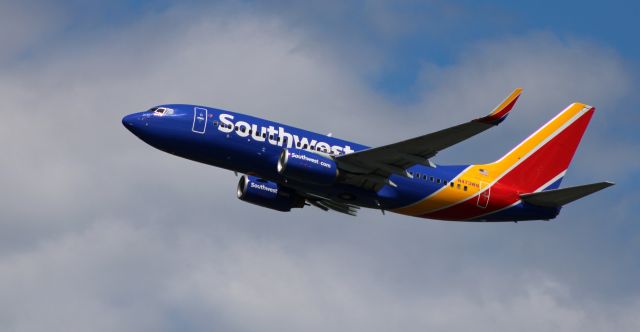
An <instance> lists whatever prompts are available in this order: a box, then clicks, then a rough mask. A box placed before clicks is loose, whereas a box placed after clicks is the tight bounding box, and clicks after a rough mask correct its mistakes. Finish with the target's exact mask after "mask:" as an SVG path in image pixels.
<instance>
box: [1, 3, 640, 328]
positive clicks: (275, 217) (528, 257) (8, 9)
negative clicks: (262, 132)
mask: <svg viewBox="0 0 640 332" xmlns="http://www.w3.org/2000/svg"><path fill="white" fill-rule="evenodd" d="M639 14H640V6H638V5H637V4H629V3H628V2H625V1H611V2H608V3H607V5H606V6H601V5H600V4H597V3H584V2H582V1H579V2H578V1H576V2H573V3H562V4H559V3H557V2H556V1H535V2H532V3H531V4H529V5H521V4H520V3H519V2H515V3H514V2H512V1H492V2H484V3H483V4H477V3H476V2H475V1H457V2H456V1H453V2H452V1H416V2H414V1H401V2H391V1H389V2H386V1H371V2H363V1H335V2H332V1H309V2H301V3H290V2H287V1H260V2H254V1H221V2H217V3H213V4H212V3H206V4H205V3H201V2H199V1H180V2H178V1H176V2H172V1H168V0H159V1H130V2H128V1H109V2H99V1H58V2H56V3H53V2H46V1H42V2H40V1H24V2H10V1H2V2H1V3H0V45H1V47H0V102H1V103H2V108H0V115H2V117H1V119H2V120H1V121H0V139H1V140H2V143H3V144H2V147H1V148H0V149H1V150H0V152H1V155H2V157H1V158H2V159H1V160H2V162H1V163H0V330H2V331H43V330H46V331H212V330H217V331H336V330H337V331H390V330H391V331H398V330H400V331H425V330H435V331H460V330H469V329H473V330H476V331H514V330H518V331H540V330H552V331H612V330H613V331H638V330H640V315H638V313H640V284H638V280H640V259H639V255H640V225H639V223H638V221H637V219H636V218H635V216H636V215H637V206H636V205H635V204H637V202H638V201H639V200H640V190H638V189H637V188H638V185H639V184H640V173H639V172H638V169H639V167H640V154H639V153H638V144H639V143H640V135H638V123H639V121H640V113H639V112H638V107H639V106H638V105H640V98H639V97H638V95H637V93H636V87H637V86H638V83H639V81H640V71H639V68H640V60H638V59H640V45H639V44H638V43H637V42H636V41H637V35H636V34H637V31H638V30H639V27H638V24H637V19H636V17H637V16H638V15H639ZM517 86H522V87H523V88H524V94H523V96H522V98H521V99H520V102H519V104H518V106H517V109H516V110H515V112H514V113H513V114H512V115H511V116H510V118H509V119H508V121H506V122H504V123H503V124H502V125H501V126H500V127H498V128H496V129H494V130H492V131H490V132H487V133H485V134H483V135H481V136H480V137H475V138H473V139H472V140H470V141H468V142H464V143H462V144H460V145H458V146H456V147H454V148H452V149H450V150H448V151H445V152H443V153H441V154H440V155H439V156H438V158H437V160H436V161H437V162H438V163H444V164H446V163H464V162H477V163H480V162H489V161H492V160H494V159H496V158H498V157H499V156H500V155H501V154H502V153H504V152H505V151H507V150H508V149H509V148H511V147H512V146H514V145H515V144H517V143H518V142H519V141H520V140H521V139H523V138H524V137H526V136H527V135H528V134H529V133H530V132H532V131H533V130H535V129H537V128H538V127H539V126H540V125H541V124H542V123H544V122H545V121H546V120H547V119H549V118H550V117H552V116H553V115H555V114H556V113H557V112H559V111H560V110H562V109H563V108H564V107H565V106H566V105H568V104H569V103H571V102H573V101H581V102H585V103H589V104H592V105H594V106H596V107H597V109H598V111H597V112H596V115H595V117H594V119H593V121H592V123H591V125H590V127H589V130H588V131H587V133H586V135H585V138H584V139H583V142H582V144H581V146H580V149H579V150H578V153H577V155H576V157H575V159H574V163H573V166H572V168H571V169H570V170H569V173H568V175H567V177H566V178H565V179H566V180H565V182H564V184H565V185H577V184H581V183H587V182H596V181H601V180H612V181H614V182H616V183H617V185H616V186H615V187H612V188H610V189H607V190H606V191H603V192H601V193H598V194H597V195H594V196H593V197H589V198H586V199H584V200H581V201H578V202H576V203H574V204H572V205H570V206H568V207H567V208H565V209H564V210H563V212H562V214H561V215H560V216H559V217H558V218H557V219H556V220H554V221H552V222H523V223H518V224H514V223H502V224H482V223H481V224H474V223H453V222H442V221H430V220H422V219H415V218H410V217H404V216H397V215H390V214H387V215H386V216H383V215H381V214H380V212H378V211H361V213H360V215H359V216H358V217H357V218H352V217H348V216H343V215H339V214H335V213H326V212H323V211H320V210H318V209H311V208H305V209H303V210H296V211H294V212H292V213H287V214H282V213H279V212H274V211H270V210H266V209H263V208H259V207H256V206H253V205H249V204H246V203H243V202H241V201H239V200H237V199H236V198H235V185H236V182H237V181H238V179H237V178H236V177H235V176H234V175H233V173H231V172H229V171H225V170H220V169H216V168H213V167H209V166H205V165H200V164H196V163H193V162H190V161H187V160H182V159H179V158H176V157H174V156H171V155H168V154H164V153H162V152H159V151H157V150H154V149H153V148H151V147H149V146H147V145H146V144H144V143H143V142H141V141H139V140H138V139H137V138H135V137H134V136H133V135H131V134H130V133H129V132H128V131H127V130H126V129H125V128H124V127H122V125H121V123H120V120H121V118H122V116H123V115H125V114H128V113H132V112H137V111H142V110H145V109H147V108H149V107H150V106H153V105H157V104H162V103H169V102H176V103H192V104H203V105H209V106H213V107H219V108H226V109H229V110H233V111H237V112H242V113H248V114H252V115H256V116H261V117H266V118H270V119H273V120H277V121H282V122H286V123H289V124H292V125H296V126H299V127H303V128H308V129H312V130H314V131H319V132H333V133H334V135H335V136H338V137H341V138H346V139H351V140H356V141H358V142H361V143H363V144H369V145H377V144H384V143H390V142H393V141H396V140H399V139H403V138H409V137H413V136H417V135H420V134H424V133H427V132H430V131H433V130H437V129H440V128H442V127H444V126H449V125H453V124H457V123H458V122H460V121H465V120H468V119H470V118H473V117H476V116H480V115H483V114H485V113H486V112H488V111H489V110H491V109H492V107H493V106H494V105H495V104H496V103H497V102H499V101H500V100H501V99H502V98H503V97H504V96H506V95H507V94H508V93H509V92H510V91H511V90H512V89H513V88H515V87H517Z"/></svg>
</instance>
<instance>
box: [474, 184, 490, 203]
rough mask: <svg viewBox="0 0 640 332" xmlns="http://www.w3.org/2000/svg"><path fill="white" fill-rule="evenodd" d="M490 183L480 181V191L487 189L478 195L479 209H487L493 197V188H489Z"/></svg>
mask: <svg viewBox="0 0 640 332" xmlns="http://www.w3.org/2000/svg"><path fill="white" fill-rule="evenodd" d="M487 185H488V183H486V182H482V181H480V190H483V189H486V190H485V191H483V192H482V193H480V195H478V203H477V205H478V207H480V208H483V209H484V208H486V207H487V205H489V197H491V187H489V188H487Z"/></svg>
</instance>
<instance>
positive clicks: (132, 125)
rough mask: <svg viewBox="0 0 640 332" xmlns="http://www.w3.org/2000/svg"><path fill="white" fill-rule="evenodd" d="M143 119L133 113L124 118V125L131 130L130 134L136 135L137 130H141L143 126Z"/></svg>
mask: <svg viewBox="0 0 640 332" xmlns="http://www.w3.org/2000/svg"><path fill="white" fill-rule="evenodd" d="M141 122H142V121H141V119H140V114H139V113H133V114H129V115H127V116H125V117H124V118H122V124H123V125H124V126H125V127H126V128H127V129H129V131H130V132H132V133H134V134H135V130H136V129H139V127H140V125H141Z"/></svg>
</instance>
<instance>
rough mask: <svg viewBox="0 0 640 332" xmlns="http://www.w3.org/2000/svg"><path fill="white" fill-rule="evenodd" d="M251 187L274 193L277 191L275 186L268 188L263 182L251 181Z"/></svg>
mask: <svg viewBox="0 0 640 332" xmlns="http://www.w3.org/2000/svg"><path fill="white" fill-rule="evenodd" d="M251 188H255V189H258V190H263V191H268V192H271V193H274V194H277V193H278V189H276V188H269V187H267V186H265V185H264V184H255V183H254V182H251Z"/></svg>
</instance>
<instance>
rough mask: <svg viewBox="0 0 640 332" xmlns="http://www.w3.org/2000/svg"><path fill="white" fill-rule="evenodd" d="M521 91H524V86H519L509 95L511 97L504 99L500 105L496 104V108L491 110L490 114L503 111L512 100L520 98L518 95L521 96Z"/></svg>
mask: <svg viewBox="0 0 640 332" xmlns="http://www.w3.org/2000/svg"><path fill="white" fill-rule="evenodd" d="M521 93H522V88H517V89H515V90H513V92H512V93H511V94H510V95H509V97H507V98H506V99H505V100H503V101H502V103H500V105H498V106H496V108H495V109H493V112H491V113H490V114H489V116H492V115H494V114H497V113H499V112H500V111H502V110H503V109H504V108H505V107H507V105H509V104H511V102H513V100H514V99H516V98H518V96H520V94H521Z"/></svg>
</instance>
